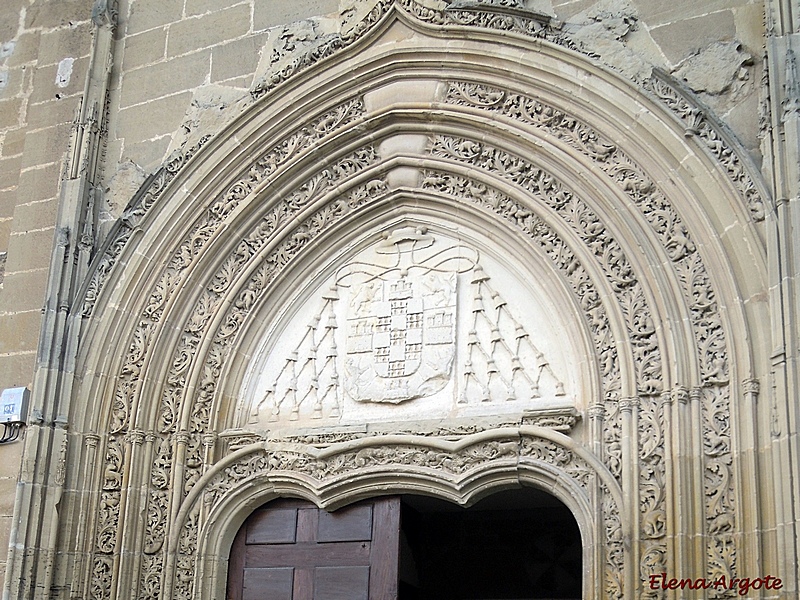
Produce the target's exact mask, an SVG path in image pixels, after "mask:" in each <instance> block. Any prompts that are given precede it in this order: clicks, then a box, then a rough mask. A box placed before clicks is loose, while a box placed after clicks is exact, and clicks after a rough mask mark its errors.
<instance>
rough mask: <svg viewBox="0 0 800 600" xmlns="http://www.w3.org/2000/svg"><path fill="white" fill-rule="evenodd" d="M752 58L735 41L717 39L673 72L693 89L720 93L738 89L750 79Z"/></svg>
mask: <svg viewBox="0 0 800 600" xmlns="http://www.w3.org/2000/svg"><path fill="white" fill-rule="evenodd" d="M752 64H753V57H752V56H751V55H750V54H748V53H747V52H745V51H744V49H743V48H742V45H741V43H739V42H738V41H730V42H716V43H714V44H711V45H710V46H708V47H707V48H704V49H702V50H700V51H699V52H698V53H696V54H694V55H693V56H691V57H690V58H688V59H687V60H686V62H684V63H683V64H682V65H681V66H680V68H678V69H677V70H676V71H675V76H676V77H677V78H679V79H681V80H683V81H684V82H685V83H686V85H688V86H689V87H690V88H691V89H692V90H694V91H695V92H706V93H708V94H712V95H715V94H721V93H723V92H733V93H735V92H737V91H739V90H740V89H741V88H742V87H743V86H744V85H745V83H746V82H747V80H748V79H749V73H748V70H747V67H749V66H752Z"/></svg>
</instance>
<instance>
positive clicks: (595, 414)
mask: <svg viewBox="0 0 800 600" xmlns="http://www.w3.org/2000/svg"><path fill="white" fill-rule="evenodd" d="M586 414H588V415H589V418H590V419H592V420H593V421H594V420H600V421H602V420H603V418H604V417H605V416H606V407H605V406H604V405H602V404H592V405H591V406H590V407H589V408H588V409H586Z"/></svg>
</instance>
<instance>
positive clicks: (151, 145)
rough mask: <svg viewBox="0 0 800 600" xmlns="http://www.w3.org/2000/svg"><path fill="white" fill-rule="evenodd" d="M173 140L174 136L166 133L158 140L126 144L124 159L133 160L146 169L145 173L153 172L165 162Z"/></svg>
mask: <svg viewBox="0 0 800 600" xmlns="http://www.w3.org/2000/svg"><path fill="white" fill-rule="evenodd" d="M171 141H172V136H169V135H165V136H164V137H161V138H159V139H157V140H148V141H146V142H140V143H138V144H130V145H128V144H126V145H125V151H124V152H123V154H122V160H132V161H133V162H135V163H136V164H137V165H139V166H140V167H141V168H142V169H144V171H145V173H152V172H153V171H155V170H156V169H158V167H160V166H161V163H162V162H164V157H165V155H166V153H167V148H169V144H170V142H171Z"/></svg>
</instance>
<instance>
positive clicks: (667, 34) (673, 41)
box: [650, 10, 736, 65]
mask: <svg viewBox="0 0 800 600" xmlns="http://www.w3.org/2000/svg"><path fill="white" fill-rule="evenodd" d="M650 35H651V36H652V37H653V39H654V40H655V42H656V43H657V44H658V45H659V47H660V48H661V51H662V52H663V53H664V56H665V57H666V58H667V60H668V61H670V63H672V64H673V65H675V64H677V63H679V62H680V61H682V60H683V59H685V58H686V57H687V56H690V55H692V54H694V53H696V52H697V51H699V50H700V49H701V48H704V47H706V46H708V45H709V44H711V43H713V42H721V41H729V40H732V39H734V37H736V27H735V25H734V21H733V12H732V11H730V10H722V11H719V12H715V13H711V14H709V15H704V16H702V17H695V18H694V19H685V20H683V21H679V22H677V23H670V24H669V25H662V26H660V27H654V28H653V29H651V30H650Z"/></svg>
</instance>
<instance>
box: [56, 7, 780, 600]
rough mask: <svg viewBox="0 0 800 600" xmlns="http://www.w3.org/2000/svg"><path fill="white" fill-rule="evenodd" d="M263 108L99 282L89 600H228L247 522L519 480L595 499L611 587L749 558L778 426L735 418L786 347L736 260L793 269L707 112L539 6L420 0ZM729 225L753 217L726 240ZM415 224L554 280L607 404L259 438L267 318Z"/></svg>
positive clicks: (67, 544) (89, 426)
mask: <svg viewBox="0 0 800 600" xmlns="http://www.w3.org/2000/svg"><path fill="white" fill-rule="evenodd" d="M256 95H257V96H259V98H258V100H257V102H256V103H255V104H254V105H253V106H252V107H251V108H250V109H248V111H246V112H245V113H243V114H242V115H241V116H240V117H238V118H237V119H236V121H235V122H233V123H231V124H230V126H229V127H228V128H227V129H226V130H225V131H224V132H223V133H222V134H220V135H218V136H215V137H213V138H211V139H209V140H204V143H203V144H202V147H198V148H192V149H189V150H187V151H186V152H185V153H183V154H179V155H176V156H175V158H174V160H172V161H171V162H170V163H169V164H167V165H165V166H164V167H163V168H162V169H161V170H159V171H158V172H157V173H155V174H154V175H153V176H152V177H151V178H150V179H149V180H148V182H146V184H145V186H144V187H143V189H142V190H141V191H140V193H139V194H138V195H137V197H136V198H135V199H134V200H133V202H132V203H131V205H130V207H129V209H128V211H127V212H126V214H125V216H124V217H123V218H122V219H121V220H120V222H119V223H118V224H117V225H116V226H115V229H114V231H113V232H112V234H111V236H110V238H109V241H108V243H107V245H106V248H105V250H104V252H103V253H101V254H99V255H98V256H97V257H96V259H95V261H94V262H93V267H92V271H91V273H90V274H89V275H88V276H87V279H86V283H85V286H84V296H83V297H84V303H83V307H82V310H81V311H80V312H81V314H80V316H79V317H77V318H76V321H74V323H75V325H74V327H75V328H76V332H77V333H76V335H77V342H78V347H79V351H78V361H77V363H78V366H77V369H76V372H77V373H79V377H77V378H76V379H75V382H74V384H72V387H71V388H70V389H69V390H65V391H64V395H65V397H66V398H70V399H71V400H70V402H71V405H70V428H71V429H70V434H69V436H68V440H69V441H68V442H66V441H65V444H64V446H63V447H62V448H61V450H60V460H62V461H66V456H67V455H70V456H72V455H74V456H75V457H76V460H77V462H73V463H72V464H80V465H81V469H80V470H76V472H67V473H66V474H65V475H64V476H63V477H62V478H61V480H60V481H58V482H56V484H57V485H58V486H60V487H61V488H63V490H64V492H65V493H66V494H67V496H68V497H70V498H72V501H73V502H74V507H75V510H74V514H82V515H93V516H92V517H82V518H79V519H67V520H64V522H63V523H60V524H59V527H60V532H61V533H60V535H59V539H60V540H62V541H61V542H58V543H60V544H62V545H64V546H63V548H58V549H57V550H59V551H60V554H58V556H59V557H60V558H58V559H57V561H56V563H57V564H56V566H55V568H56V570H59V571H60V572H63V571H66V570H69V569H73V570H75V571H76V572H77V573H78V576H76V577H74V578H73V579H72V583H71V585H72V586H73V588H74V589H73V590H72V592H71V593H72V594H73V595H76V596H80V597H89V598H94V599H105V598H118V597H119V598H121V597H131V590H135V597H137V598H141V599H145V598H165V597H168V598H213V597H215V595H214V594H217V593H218V592H219V590H220V589H221V588H220V587H219V586H220V585H224V581H223V579H222V572H223V570H224V564H225V559H226V552H227V548H226V547H225V540H228V541H229V540H230V539H232V535H233V532H232V530H230V529H226V528H225V527H223V525H221V524H227V525H230V526H231V527H235V526H237V524H240V523H241V522H242V521H243V520H244V517H245V514H244V513H245V512H246V510H248V509H252V508H255V505H256V504H257V503H258V502H260V501H262V500H264V499H268V498H269V497H270V495H271V494H282V493H285V494H294V495H302V496H304V497H307V498H310V499H312V500H314V501H316V502H318V503H320V504H322V505H330V506H337V505H339V504H343V503H346V502H349V501H352V500H355V499H358V498H360V497H363V496H366V495H369V494H371V493H383V492H385V491H387V490H389V489H390V488H391V490H394V491H403V490H420V489H423V488H424V489H425V490H426V491H428V492H429V493H432V494H438V495H441V496H443V497H449V498H451V499H453V500H456V501H459V502H468V501H469V500H470V498H472V497H473V494H477V493H479V490H489V489H491V488H492V486H509V485H517V484H518V483H519V482H527V483H530V484H532V485H538V486H540V487H543V488H546V489H550V490H553V493H556V495H558V496H559V497H560V498H561V499H562V500H564V501H565V503H566V504H567V505H568V506H570V507H571V508H572V509H573V511H574V512H575V514H576V518H578V520H579V523H580V525H581V530H582V534H583V535H584V539H585V540H591V544H590V552H591V557H589V558H587V564H590V565H592V572H591V576H589V577H588V578H587V584H586V585H587V591H586V597H588V598H591V597H598V598H599V597H617V598H621V597H623V596H624V595H625V596H629V595H633V594H637V595H638V596H641V597H648V594H651V593H652V594H655V593H656V592H652V591H651V590H646V589H644V587H643V581H644V580H645V579H646V577H647V575H649V574H651V573H656V572H661V571H664V570H666V565H668V564H669V565H675V566H676V568H677V566H682V567H683V571H682V572H683V573H690V572H691V573H693V574H694V572H695V570H696V569H697V565H702V567H703V572H701V573H697V576H718V575H722V574H725V575H727V576H731V575H735V574H736V573H738V572H740V571H741V570H742V569H745V570H746V569H747V567H750V566H752V565H751V564H750V563H749V562H748V561H750V560H753V559H752V558H750V557H754V556H757V553H756V552H752V553H749V552H748V551H749V550H750V549H751V548H750V547H749V546H747V544H753V545H754V547H755V546H757V545H758V544H757V540H756V539H755V536H749V537H748V536H744V535H742V534H743V533H745V532H748V531H756V529H757V528H756V527H755V526H754V524H753V523H750V522H749V521H747V519H748V517H747V516H745V515H742V514H741V513H738V514H737V512H736V510H735V509H736V508H737V507H738V506H740V505H741V504H742V503H743V502H746V501H747V498H748V494H750V493H752V492H751V491H749V490H746V489H745V488H744V486H742V485H741V481H743V479H746V478H749V477H751V476H752V473H749V472H748V471H747V467H746V465H745V464H743V463H741V462H740V461H738V460H736V457H737V447H736V443H737V436H752V435H754V432H753V431H752V428H753V427H754V424H753V423H752V420H748V419H746V418H744V417H743V416H742V414H741V413H740V412H739V408H738V404H739V403H740V402H739V401H740V400H741V399H745V400H747V401H753V400H754V397H755V394H756V393H757V386H755V385H754V384H753V383H752V382H751V378H752V377H754V374H755V373H756V372H757V370H758V364H759V361H760V360H762V359H763V357H760V356H758V355H756V354H754V351H753V350H751V348H750V346H749V344H748V342H747V340H748V339H750V334H749V330H748V315H747V313H746V312H745V308H743V307H742V306H741V304H740V303H739V302H738V298H739V294H740V291H741V290H742V289H743V288H746V289H752V288H753V287H755V288H757V289H758V286H763V285H764V284H763V282H758V281H755V282H754V281H744V280H743V279H741V278H739V277H738V276H737V274H738V273H741V272H750V273H754V272H762V273H763V272H766V269H765V268H764V265H763V263H764V261H763V252H762V250H763V244H762V243H761V238H760V235H761V231H760V229H759V228H760V227H761V225H759V223H760V219H761V218H763V210H764V207H765V205H766V204H767V203H768V201H767V200H766V195H764V194H762V193H761V192H760V190H763V186H762V185H761V184H760V182H759V180H758V179H757V178H756V177H755V176H754V175H752V174H750V173H749V171H748V169H747V165H746V164H745V161H744V159H742V158H741V155H740V154H738V153H737V152H735V151H734V150H735V144H734V145H731V144H733V142H731V141H730V140H729V139H728V138H727V137H726V135H727V134H725V132H724V131H723V130H720V129H718V128H715V126H714V125H713V123H712V122H711V120H710V119H708V118H706V116H705V115H704V113H703V112H702V111H701V110H700V109H699V108H698V107H697V105H695V104H694V103H693V102H692V101H691V100H690V99H687V98H686V97H684V96H683V95H681V94H680V93H679V92H678V91H676V90H675V89H673V88H671V87H669V86H668V85H667V84H666V83H665V82H664V81H663V80H660V79H658V80H656V79H654V80H652V81H650V82H641V83H640V84H632V83H631V82H627V81H624V80H623V79H622V78H620V77H619V76H617V75H615V74H613V73H610V72H608V70H606V69H603V68H600V67H598V66H597V65H595V64H594V63H593V62H592V60H591V59H589V58H587V57H583V56H580V55H579V54H578V53H576V52H575V51H574V50H573V49H571V48H570V44H569V40H568V38H567V37H565V36H564V35H562V34H561V33H560V32H559V30H558V28H557V26H556V25H555V24H553V23H550V22H548V21H547V20H546V19H543V18H541V17H540V16H538V15H533V14H530V13H526V12H524V11H522V12H521V11H518V10H510V11H509V10H506V9H500V8H496V7H495V8H489V7H483V8H481V7H474V8H463V9H459V10H454V11H436V10H433V9H428V8H425V7H423V6H422V5H417V4H415V3H412V2H410V1H406V0H403V1H402V2H380V3H378V4H376V7H375V9H374V11H373V12H370V13H369V15H367V17H366V18H365V20H364V21H363V23H362V24H361V25H359V26H356V27H354V28H353V29H352V33H351V34H349V35H348V36H345V37H339V38H334V39H331V40H330V43H329V44H327V45H323V46H320V47H318V48H315V49H313V50H312V52H311V53H310V54H307V55H303V56H301V57H299V58H297V59H296V60H294V62H291V64H290V65H289V66H287V67H286V68H285V69H284V70H282V71H281V72H280V73H278V74H276V76H275V78H274V79H273V80H271V81H269V82H267V83H266V84H265V86H264V87H263V88H262V89H261V90H260V91H259V92H258V93H257V94H256ZM687 133H688V134H690V135H687ZM732 148H733V150H732ZM726 215H727V216H726ZM730 219H735V220H736V221H737V222H738V223H740V224H743V225H741V226H740V227H738V228H737V229H736V230H735V233H731V232H727V233H726V235H725V236H721V233H722V229H725V228H726V225H725V224H726V223H727V222H728V221H729V220H730ZM410 223H411V224H413V223H428V224H431V226H432V227H434V228H435V227H437V226H438V227H440V228H441V227H444V225H445V224H449V226H450V227H452V228H455V229H459V228H461V229H463V230H465V231H467V230H469V229H470V228H472V229H473V230H483V231H488V234H487V236H488V237H491V238H493V239H495V240H497V246H496V248H497V251H498V253H500V250H502V249H506V250H513V251H514V252H519V253H520V255H521V256H522V259H521V260H520V261H519V262H520V263H522V264H528V265H529V270H528V271H527V272H524V273H520V275H521V276H523V277H524V276H528V277H542V276H547V277H549V278H551V279H552V289H553V294H555V296H556V297H558V298H561V299H564V304H565V309H564V310H565V311H567V313H568V314H570V315H571V316H572V319H573V321H574V323H576V324H575V325H574V335H575V338H576V339H577V340H578V341H576V342H575V344H576V347H579V348H581V349H582V351H583V352H585V354H586V356H581V357H578V358H579V360H580V361H582V363H581V378H582V380H583V384H582V387H580V388H579V389H580V390H582V392H581V393H580V394H576V397H575V398H574V399H573V402H572V404H571V405H569V406H567V407H560V408H559V410H557V411H555V412H549V413H548V412H543V411H538V412H537V411H533V412H520V413H518V414H517V413H515V414H514V415H511V414H506V415H503V416H502V418H498V419H495V420H494V421H488V422H482V421H480V420H476V421H475V422H473V423H465V422H462V423H458V424H456V425H454V426H452V427H450V426H448V427H436V426H431V425H428V426H419V427H415V428H414V429H413V430H408V429H405V430H404V429H402V428H400V427H397V426H395V427H394V428H392V427H391V426H387V428H385V430H382V431H377V430H371V429H369V428H367V427H362V428H360V429H359V428H343V429H339V430H336V429H331V430H319V431H313V430H310V431H290V432H288V433H287V432H276V431H274V430H272V429H270V426H265V427H262V428H252V427H249V428H248V427H247V423H244V422H243V421H242V419H240V418H238V417H237V414H241V411H242V408H241V402H240V400H241V398H239V397H238V390H240V389H241V388H240V383H241V382H242V381H243V380H244V379H245V376H246V372H247V366H248V365H249V364H250V362H251V358H252V352H253V350H254V348H256V347H257V342H258V340H259V339H261V336H262V335H263V333H264V331H265V329H264V326H263V324H264V323H268V322H269V321H270V319H275V318H277V316H278V313H277V312H276V309H277V307H279V306H280V305H281V302H285V301H287V300H288V299H291V298H297V297H300V296H302V293H303V289H304V288H303V285H304V282H305V284H306V285H307V282H308V281H313V280H315V279H314V278H315V277H317V279H318V280H320V281H321V280H323V279H324V277H323V275H324V274H325V273H330V272H332V271H330V270H331V269H332V268H333V266H335V265H336V264H339V263H340V262H341V257H346V256H354V255H355V254H356V250H357V249H358V248H360V247H362V246H363V244H364V243H366V242H364V235H363V234H364V232H375V231H376V230H378V229H381V227H380V225H381V224H386V225H399V226H407V225H408V224H410ZM737 236H738V237H737ZM359 244H362V246H359ZM742 248H748V249H749V251H748V252H747V253H745V252H744V251H743V250H742ZM348 252H350V254H349V255H348ZM337 261H339V263H337ZM326 269H327V270H328V271H326ZM309 273H312V274H316V273H321V274H322V275H308V274H309ZM311 288H313V286H311V287H308V286H307V287H306V288H305V289H311ZM737 340H738V341H740V343H735V344H734V343H732V341H737ZM567 409H569V410H567ZM237 411H238V412H237ZM748 428H749V429H748ZM95 432H96V433H95ZM686 447H690V448H696V449H697V452H696V453H694V454H693V456H692V457H691V458H689V459H686V458H685V457H683V456H682V458H681V460H680V461H678V459H677V456H678V453H677V448H686ZM65 464H66V463H65ZM57 471H58V470H57ZM58 472H61V473H64V470H63V469H62V470H60V471H58ZM398 473H400V474H402V476H401V478H400V480H399V483H397V484H393V485H392V486H390V487H387V484H386V483H385V481H386V479H387V478H388V477H389V476H390V475H391V476H392V477H394V476H395V475H396V474H398ZM676 473H677V474H679V476H676ZM668 474H670V476H669V477H668ZM59 477H61V476H59ZM471 486H472V487H471ZM87 491H88V493H87ZM248 494H249V495H248ZM687 498H689V499H691V502H686V499H687ZM697 498H700V500H697ZM678 506H680V507H681V510H678V508H677V507H678ZM687 506H691V508H690V509H687V508H686V507H687ZM233 531H235V529H234V530H233ZM676 532H677V533H676ZM62 534H63V535H62ZM693 539H703V540H704V542H705V543H704V544H702V545H700V546H699V545H697V544H695V543H694V542H692V541H691V540H693ZM214 540H222V541H220V542H218V543H216V542H215V541H214ZM215 544H216V545H215ZM75 556H78V557H79V559H73V557H75ZM59 561H60V562H59ZM206 567H208V568H209V569H211V572H212V573H213V574H214V576H213V578H212V579H211V580H209V581H211V583H206V582H205V580H204V579H203V576H204V573H205V571H204V569H205V568H206ZM751 572H755V569H753V570H751ZM209 586H210V587H209Z"/></svg>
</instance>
